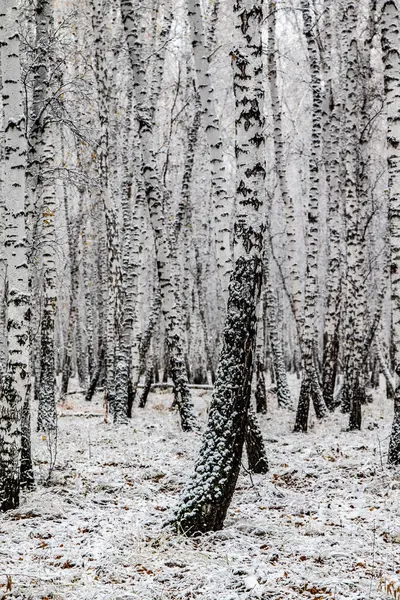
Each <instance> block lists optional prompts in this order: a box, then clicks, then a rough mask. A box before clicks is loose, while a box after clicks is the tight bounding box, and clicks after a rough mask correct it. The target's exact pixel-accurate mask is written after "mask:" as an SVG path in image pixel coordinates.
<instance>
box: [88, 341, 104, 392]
mask: <svg viewBox="0 0 400 600" xmlns="http://www.w3.org/2000/svg"><path fill="white" fill-rule="evenodd" d="M104 358H105V353H104V349H103V348H100V352H99V361H98V363H97V365H96V368H95V369H94V371H93V377H92V379H91V380H90V383H89V387H88V389H87V392H86V396H85V400H86V402H90V401H91V400H92V399H93V396H94V393H95V391H96V388H97V386H98V385H99V384H100V378H101V374H102V372H103V373H104Z"/></svg>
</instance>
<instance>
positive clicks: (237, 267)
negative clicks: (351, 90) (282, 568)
mask: <svg viewBox="0 0 400 600" xmlns="http://www.w3.org/2000/svg"><path fill="white" fill-rule="evenodd" d="M262 8H263V1H262V0H259V1H257V2H256V1H255V0H237V1H236V2H235V4H234V14H235V24H236V29H237V30H238V37H239V39H240V42H239V44H238V46H237V47H235V49H234V50H233V51H232V53H231V58H232V66H233V76H234V84H233V85H234V93H235V101H236V111H235V118H236V167H237V173H236V193H237V213H236V218H235V224H234V267H233V273H232V277H231V282H230V286H229V298H228V307H227V316H226V322H225V328H224V335H223V347H222V351H221V355H220V360H219V365H218V372H217V379H216V382H215V388H214V393H213V400H212V404H211V409H210V416H209V421H208V425H207V430H206V433H205V435H204V438H203V444H202V448H201V451H200V455H199V458H198V460H197V463H196V467H195V473H194V475H193V477H192V479H191V481H190V482H189V484H188V485H187V487H186V489H185V491H184V492H183V495H182V498H181V505H180V507H179V508H178V510H177V513H176V515H175V524H176V526H177V528H178V530H180V531H183V532H185V533H186V534H189V535H193V534H196V533H197V532H205V531H210V530H217V529H221V528H222V526H223V523H224V520H225V516H226V513H227V510H228V508H229V504H230V502H231V499H232V496H233V493H234V490H235V486H236V481H237V478H238V475H239V470H240V463H241V457H242V450H243V444H244V441H245V436H246V430H247V425H248V409H249V404H250V395H251V380H252V371H253V356H254V353H255V342H256V324H257V321H256V304H257V301H258V299H259V295H260V287H261V281H262V253H263V234H264V229H265V225H264V219H263V214H262V212H263V211H262V209H263V201H264V196H265V190H264V180H265V163H264V161H265V159H264V118H263V114H262V110H263V99H264V90H263V80H262V76H263V68H262V41H261V23H262V19H263V11H262Z"/></svg>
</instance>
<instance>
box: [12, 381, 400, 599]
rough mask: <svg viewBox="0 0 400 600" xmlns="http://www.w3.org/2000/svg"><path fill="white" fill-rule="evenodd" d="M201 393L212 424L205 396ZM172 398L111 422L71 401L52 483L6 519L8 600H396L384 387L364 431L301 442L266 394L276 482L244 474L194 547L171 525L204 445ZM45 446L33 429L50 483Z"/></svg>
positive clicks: (62, 419)
mask: <svg viewBox="0 0 400 600" xmlns="http://www.w3.org/2000/svg"><path fill="white" fill-rule="evenodd" d="M195 396H196V406H197V408H198V412H199V414H200V415H201V418H202V419H203V420H205V417H206V408H207V405H208V404H209V401H210V393H204V392H203V393H202V392H196V394H195ZM171 401H172V396H171V395H170V394H167V393H157V394H152V395H151V397H150V402H149V406H148V407H147V408H146V409H144V410H140V409H137V408H136V409H135V412H134V418H133V419H132V422H131V424H129V425H128V426H126V427H123V426H120V427H114V426H113V425H110V424H106V423H104V415H103V409H102V400H101V397H100V396H99V397H97V398H95V400H94V401H93V403H91V404H85V402H84V401H83V399H82V398H81V397H80V396H79V395H77V394H76V395H70V396H69V399H68V402H67V404H66V405H65V406H64V407H63V408H61V409H60V416H59V434H58V455H57V462H56V468H55V470H54V472H53V474H52V481H51V483H50V484H49V485H48V486H43V485H41V484H40V481H39V485H38V487H37V489H36V490H35V491H33V492H32V493H29V494H28V495H27V496H26V497H25V498H23V502H22V505H21V507H20V509H18V510H16V511H13V512H11V513H8V514H6V515H2V516H1V517H0V598H4V599H5V598H20V599H28V598H30V599H34V600H36V599H45V598H52V599H63V600H64V599H65V600H67V599H68V600H83V599H84V600H92V599H93V600H94V599H96V600H111V599H112V600H117V599H120V600H122V599H132V600H134V599H135V600H139V599H140V600H155V599H160V600H161V599H164V600H178V599H179V600H180V599H182V600H183V599H192V598H193V599H194V598H202V599H204V600H214V599H218V600H234V599H237V598H240V599H245V598H265V599H267V598H270V599H274V600H278V599H295V598H300V599H301V598H314V599H315V600H316V599H319V600H324V599H332V598H334V599H336V600H339V599H342V598H350V599H352V600H356V599H362V600H369V599H374V598H382V599H383V598H390V597H392V598H394V597H395V590H396V588H397V586H398V587H399V592H398V594H399V595H398V597H400V471H399V470H398V471H393V470H389V469H387V467H386V453H387V446H388V436H389V433H390V422H391V418H392V406H391V401H390V400H386V398H385V397H384V394H383V393H380V394H376V395H375V402H374V403H373V404H372V405H368V406H365V407H363V410H364V423H363V430H362V431H361V432H358V433H349V432H346V431H345V426H346V421H347V416H346V415H342V414H340V413H339V412H338V413H336V414H335V415H334V416H333V417H331V418H330V419H329V420H328V421H326V422H325V423H314V426H313V427H312V428H311V430H310V432H309V433H308V434H307V435H304V434H293V433H292V432H291V430H292V425H293V418H294V415H293V413H289V412H285V411H280V410H278V409H277V408H276V405H275V400H271V403H270V411H269V414H268V415H267V416H266V417H262V418H261V425H262V429H263V432H264V436H265V440H266V446H267V449H268V456H269V460H270V472H269V474H268V475H267V476H252V477H250V476H249V474H248V473H247V472H246V471H245V470H243V472H242V475H241V477H240V479H239V482H238V487H237V490H236V493H235V496H234V499H233V502H232V505H231V508H230V510H229V513H228V517H227V520H226V526H225V529H224V530H223V531H219V532H216V533H211V534H208V535H204V536H202V537H201V538H196V539H186V538H184V537H182V536H177V535H175V534H174V533H173V532H172V531H170V530H169V529H168V528H165V527H163V523H164V522H165V521H166V520H167V519H168V514H169V511H170V510H171V508H173V506H174V504H175V503H176V502H177V501H178V499H179V492H180V490H181V489H182V486H183V484H184V482H185V479H186V478H187V477H188V476H189V474H190V472H191V469H192V465H193V461H194V458H195V456H196V452H197V450H198V447H199V442H200V436H199V435H198V434H194V433H192V434H184V433H182V432H181V430H180V428H179V420H178V416H177V414H176V413H174V412H171V411H170V410H169V406H170V405H171ZM47 443H48V442H47V440H44V439H42V436H40V435H35V439H34V449H35V460H36V466H37V475H38V479H39V480H40V479H41V480H42V481H43V480H45V478H46V477H47V475H48V466H49V465H48V462H47V461H48V458H49V457H48V448H47ZM7 587H8V591H7ZM10 588H11V590H10ZM3 594H4V595H3Z"/></svg>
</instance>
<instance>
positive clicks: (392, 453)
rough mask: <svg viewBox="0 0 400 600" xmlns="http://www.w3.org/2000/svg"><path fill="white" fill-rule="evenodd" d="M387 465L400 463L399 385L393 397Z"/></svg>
mask: <svg viewBox="0 0 400 600" xmlns="http://www.w3.org/2000/svg"><path fill="white" fill-rule="evenodd" d="M388 463H389V465H393V466H397V465H400V387H397V389H396V394H395V398H394V418H393V425H392V433H391V436H390V442H389V452H388Z"/></svg>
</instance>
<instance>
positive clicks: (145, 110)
mask: <svg viewBox="0 0 400 600" xmlns="http://www.w3.org/2000/svg"><path fill="white" fill-rule="evenodd" d="M121 11H122V19H123V24H124V29H125V33H126V39H127V45H128V51H129V57H130V63H131V68H132V76H133V90H134V93H135V99H136V111H137V119H138V127H139V138H140V142H141V151H142V157H143V178H144V182H145V194H146V200H147V204H148V207H149V213H150V220H151V225H152V229H153V233H154V241H155V250H156V259H157V274H158V279H159V283H160V290H161V297H162V313H163V316H164V320H165V326H166V340H167V344H168V350H169V355H170V372H171V376H172V380H173V383H174V386H175V391H176V394H177V398H178V399H179V400H178V406H179V412H180V417H181V424H182V429H183V430H185V431H190V430H192V429H194V428H195V427H196V422H195V417H194V408H193V404H192V400H191V396H190V389H189V382H188V378H187V374H186V370H185V360H184V350H183V340H182V333H181V328H180V315H179V302H178V292H177V290H176V289H175V285H174V279H173V273H172V268H173V267H172V265H171V263H170V261H169V257H170V249H169V245H168V240H167V237H166V227H165V215H164V210H163V194H162V189H161V182H160V176H159V173H158V166H157V162H156V156H155V153H154V148H153V143H154V140H153V124H154V110H153V108H152V107H151V105H150V104H149V100H148V97H147V86H146V82H145V77H144V76H145V65H144V63H143V58H142V57H141V44H140V41H139V39H138V32H137V20H138V16H137V15H136V14H135V11H134V9H133V4H132V2H131V0H121Z"/></svg>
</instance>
